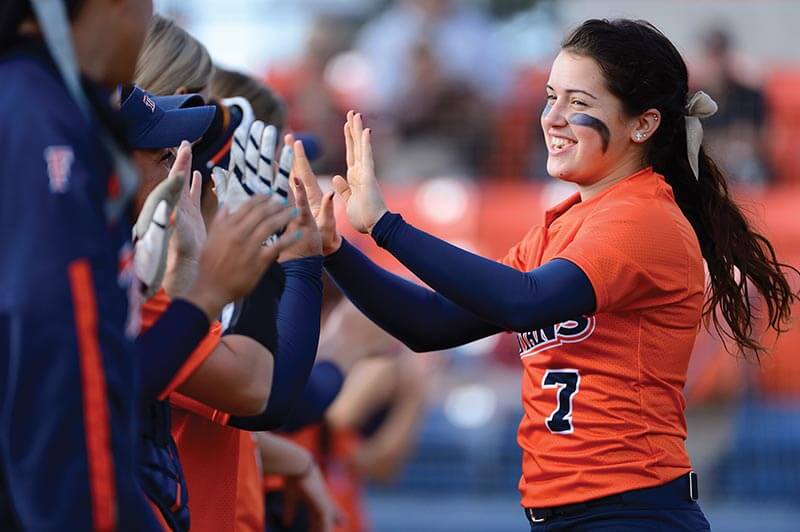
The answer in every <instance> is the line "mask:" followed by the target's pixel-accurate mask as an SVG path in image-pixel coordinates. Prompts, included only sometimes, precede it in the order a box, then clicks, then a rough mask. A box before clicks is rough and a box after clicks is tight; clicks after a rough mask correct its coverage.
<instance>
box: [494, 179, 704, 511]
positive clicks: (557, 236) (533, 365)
mask: <svg viewBox="0 0 800 532" xmlns="http://www.w3.org/2000/svg"><path fill="white" fill-rule="evenodd" d="M558 258H560V259H566V260H568V261H570V262H572V263H573V264H575V265H577V266H578V267H579V268H580V269H581V270H582V271H583V272H584V273H585V274H586V276H587V277H588V279H589V281H590V282H591V285H592V287H593V289H594V292H595V296H596V311H595V313H594V314H592V315H590V316H582V317H577V318H575V319H572V320H568V321H565V322H562V323H557V324H554V325H552V326H550V327H546V328H542V329H538V330H532V331H528V332H524V333H520V334H518V336H517V338H518V345H519V354H520V357H521V359H522V363H523V365H524V369H525V371H524V374H523V378H522V401H523V407H524V416H523V418H522V422H521V423H520V426H519V432H518V441H519V444H520V446H521V447H522V450H523V464H522V478H521V479H520V483H519V489H520V492H521V494H522V505H523V506H524V507H532V508H546V507H557V506H561V505H565V504H572V503H580V502H583V501H588V500H592V499H598V498H603V497H606V496H609V495H612V494H617V493H621V492H625V491H628V490H635V489H637V488H648V487H655V486H660V485H664V484H667V483H669V482H670V481H673V480H675V479H678V478H679V477H681V476H682V475H684V474H685V473H688V472H689V471H690V470H691V464H690V460H689V457H688V455H687V453H686V449H685V446H684V440H685V439H686V422H685V419H684V416H683V410H684V406H685V400H684V396H683V387H684V383H685V382H686V375H687V367H688V363H689V357H690V354H691V351H692V346H693V344H694V341H695V337H696V335H697V332H698V328H699V325H700V318H701V313H702V306H703V289H704V270H703V260H702V256H701V252H700V246H699V243H698V240H697V237H696V236H695V233H694V231H693V229H692V227H691V225H690V224H689V222H688V221H687V220H686V218H685V217H684V216H683V214H682V213H681V211H680V209H679V207H678V206H677V204H676V203H675V200H674V197H673V193H672V190H671V187H670V186H669V185H668V184H667V183H666V182H665V180H664V178H663V177H662V176H661V175H659V174H657V173H655V172H653V171H652V169H651V168H646V169H644V170H642V171H640V172H638V173H636V174H634V175H633V176H631V177H629V178H627V179H626V180H624V181H622V182H620V183H618V184H616V185H614V186H612V187H610V188H608V189H607V190H605V191H603V192H601V193H600V194H598V195H597V196H595V197H592V198H590V199H588V200H587V201H583V202H581V201H580V196H579V195H578V194H576V195H574V196H572V197H570V198H569V199H567V200H566V201H564V202H563V203H561V204H560V205H558V206H556V207H555V208H553V209H551V210H549V211H548V212H547V213H546V215H545V220H544V223H543V224H542V225H540V226H536V227H534V228H533V229H531V230H530V231H529V232H528V234H527V235H526V236H525V237H524V239H523V240H522V242H520V243H519V244H518V245H516V246H515V247H514V248H512V249H511V251H510V252H509V253H508V255H507V256H506V258H505V259H503V262H504V263H505V264H507V265H509V266H512V267H513V268H516V269H518V270H521V271H530V270H532V269H533V268H536V267H538V266H541V265H542V264H544V263H547V262H548V261H550V260H553V259H558Z"/></svg>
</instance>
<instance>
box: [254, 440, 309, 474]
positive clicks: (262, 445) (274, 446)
mask: <svg viewBox="0 0 800 532" xmlns="http://www.w3.org/2000/svg"><path fill="white" fill-rule="evenodd" d="M256 439H257V441H258V448H259V451H260V452H261V461H262V463H263V467H264V473H265V474H270V475H281V476H287V475H290V476H298V475H302V474H304V473H305V472H307V471H308V469H309V468H310V467H312V464H313V458H312V457H311V453H309V452H308V451H307V450H306V449H304V448H303V447H301V446H299V445H297V444H296V443H293V442H291V441H289V440H287V439H286V438H281V437H280V436H276V435H274V434H269V433H267V432H262V433H259V434H257V435H256Z"/></svg>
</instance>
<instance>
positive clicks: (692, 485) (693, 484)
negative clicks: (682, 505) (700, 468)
mask: <svg viewBox="0 0 800 532" xmlns="http://www.w3.org/2000/svg"><path fill="white" fill-rule="evenodd" d="M699 496H700V493H699V489H698V483H697V473H695V472H694V471H689V500H691V501H696V500H697V499H698V498H699Z"/></svg>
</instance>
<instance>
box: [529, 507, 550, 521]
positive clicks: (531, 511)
mask: <svg viewBox="0 0 800 532" xmlns="http://www.w3.org/2000/svg"><path fill="white" fill-rule="evenodd" d="M533 512H534V509H533V508H525V517H527V518H528V521H530V522H531V523H544V522H545V521H547V518H546V517H536V514H534V513H533Z"/></svg>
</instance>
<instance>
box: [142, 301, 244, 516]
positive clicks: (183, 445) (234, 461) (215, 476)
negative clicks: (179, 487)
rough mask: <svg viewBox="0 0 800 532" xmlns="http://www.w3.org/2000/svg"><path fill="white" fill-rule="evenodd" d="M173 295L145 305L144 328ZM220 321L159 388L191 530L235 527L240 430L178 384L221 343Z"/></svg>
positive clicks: (167, 304)
mask: <svg viewBox="0 0 800 532" xmlns="http://www.w3.org/2000/svg"><path fill="white" fill-rule="evenodd" d="M169 303H170V300H169V297H168V296H167V295H166V293H165V292H164V291H163V290H160V291H159V292H158V293H157V294H156V295H155V296H153V297H152V298H150V299H149V300H148V301H147V302H145V304H144V305H143V306H142V326H143V329H146V328H147V327H150V326H151V325H152V324H153V323H155V321H156V320H157V319H158V318H159V317H160V316H161V315H162V314H163V313H164V312H165V311H166V310H167V307H168V306H169ZM221 337H222V325H221V324H220V323H219V322H218V321H215V322H214V323H212V324H211V327H210V329H209V332H208V335H207V336H206V337H205V338H204V339H203V340H202V342H200V344H199V345H198V346H197V347H196V348H195V350H194V351H193V352H192V354H191V355H190V356H189V358H188V359H187V361H186V362H185V363H184V365H183V366H182V367H181V369H180V370H179V371H178V373H177V374H176V376H175V377H174V378H173V379H172V382H170V384H169V386H167V388H166V389H165V390H164V391H163V392H162V393H161V395H160V396H159V400H164V399H165V398H167V396H169V402H170V405H171V406H172V438H173V439H174V440H175V444H176V446H177V448H178V455H179V457H180V460H181V466H182V468H183V473H184V476H185V479H186V486H187V490H188V491H189V493H188V496H189V510H190V515H191V528H192V530H193V531H203V530H208V531H225V530H231V531H232V530H233V527H234V523H235V511H236V488H237V477H238V462H239V430H238V429H234V428H231V427H227V426H225V423H227V421H228V418H229V416H228V415H227V414H225V413H223V412H220V411H219V410H216V409H213V408H211V407H209V406H207V405H204V404H203V403H200V402H199V401H195V400H194V399H192V398H190V397H186V396H184V395H181V394H180V393H178V392H176V391H175V390H176V389H177V388H179V387H180V386H181V384H183V383H184V382H185V381H186V379H188V378H189V377H190V376H191V374H192V373H193V372H194V371H195V370H196V369H197V368H198V367H200V365H201V364H202V363H203V362H205V360H206V359H207V358H208V357H209V356H210V355H211V353H212V352H213V351H214V349H216V347H217V345H219V342H220V338H221Z"/></svg>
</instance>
